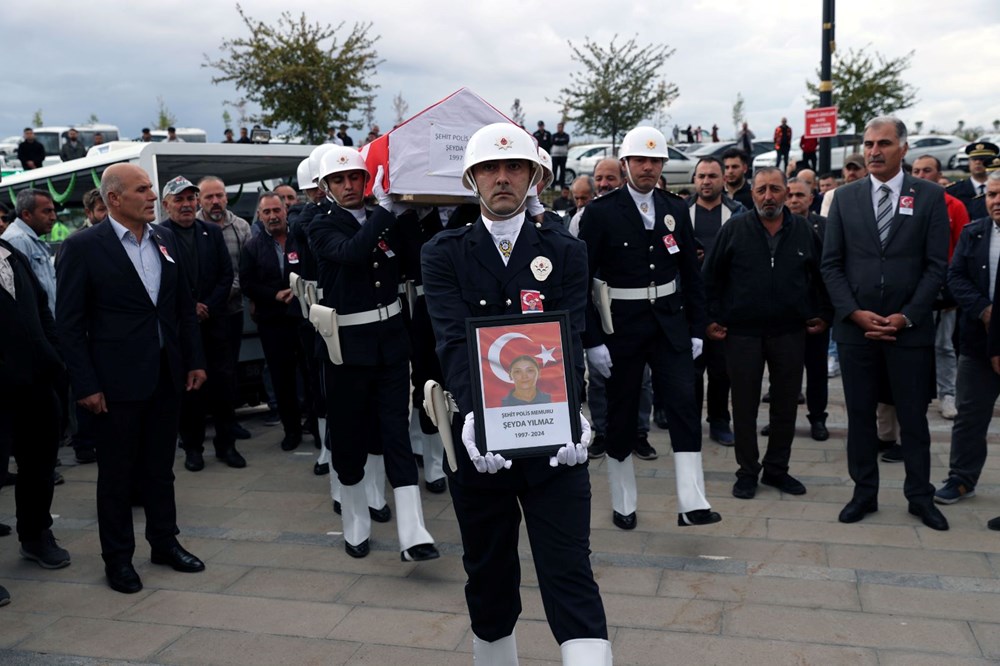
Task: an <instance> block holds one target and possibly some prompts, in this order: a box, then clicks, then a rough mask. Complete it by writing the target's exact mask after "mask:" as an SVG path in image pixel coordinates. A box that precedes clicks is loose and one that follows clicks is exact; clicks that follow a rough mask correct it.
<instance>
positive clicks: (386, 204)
mask: <svg viewBox="0 0 1000 666" xmlns="http://www.w3.org/2000/svg"><path fill="white" fill-rule="evenodd" d="M384 177H385V167H383V166H382V165H381V164H379V165H378V170H377V171H376V172H375V182H374V183H372V194H373V195H375V199H376V200H377V201H378V205H379V206H382V208H385V209H386V210H387V211H389V212H390V213H391V212H393V211H392V197H390V196H389V193H388V192H386V191H385V189H384V188H383V187H382V179H383V178H384Z"/></svg>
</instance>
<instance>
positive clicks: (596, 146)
mask: <svg viewBox="0 0 1000 666" xmlns="http://www.w3.org/2000/svg"><path fill="white" fill-rule="evenodd" d="M617 152H618V151H617V150H614V151H613V150H612V147H611V144H610V143H588V144H586V145H582V146H573V147H572V148H570V149H569V154H568V155H567V157H566V182H567V183H571V182H573V179H574V178H576V177H577V176H590V175H592V174H593V173H594V167H596V166H597V163H598V162H600V161H601V160H603V159H604V158H605V157H617ZM667 154H668V155H669V156H670V157H669V158H668V159H667V163H666V164H665V165H664V167H663V175H665V176H666V177H667V183H668V184H670V185H676V184H678V183H692V182H694V166H695V164H696V163H697V160H693V159H691V158H690V157H688V156H687V155H685V154H684V153H682V152H681V151H679V150H677V149H676V148H674V147H673V146H667Z"/></svg>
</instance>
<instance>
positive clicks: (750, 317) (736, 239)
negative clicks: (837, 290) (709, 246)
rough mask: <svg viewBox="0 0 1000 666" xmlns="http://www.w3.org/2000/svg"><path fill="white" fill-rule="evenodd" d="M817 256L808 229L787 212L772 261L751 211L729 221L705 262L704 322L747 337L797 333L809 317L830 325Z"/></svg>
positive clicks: (816, 239) (817, 248)
mask: <svg viewBox="0 0 1000 666" xmlns="http://www.w3.org/2000/svg"><path fill="white" fill-rule="evenodd" d="M821 257H822V248H821V245H820V240H819V237H818V236H817V235H816V233H815V232H814V231H813V229H812V225H811V224H809V222H807V221H806V220H805V219H803V218H802V217H800V216H798V215H793V214H792V213H791V212H789V211H788V209H785V211H784V221H783V222H782V228H781V230H780V231H779V232H778V235H777V247H776V248H775V252H774V256H773V257H772V256H771V250H770V247H769V245H768V238H767V230H766V229H765V228H764V225H763V224H762V223H761V221H760V217H759V216H758V215H757V211H750V212H747V213H743V214H741V215H737V216H735V217H733V218H732V219H730V220H729V222H728V223H727V224H726V225H725V226H723V227H722V231H720V232H719V236H718V237H717V238H716V240H715V247H714V248H713V250H712V252H711V253H710V254H709V255H708V257H707V258H706V259H705V266H704V274H705V295H706V297H707V299H708V315H709V319H710V320H711V321H713V322H717V323H719V324H722V325H723V326H726V327H727V328H728V329H729V332H730V333H733V334H736V335H748V336H764V335H780V334H782V333H789V332H792V331H795V330H801V329H803V328H805V323H806V320H808V319H812V318H814V317H822V318H823V319H825V320H826V321H827V322H829V321H831V320H832V319H833V308H832V307H831V306H830V299H829V297H828V296H827V294H826V290H825V289H824V288H823V278H822V276H821V275H820V271H819V267H820V260H821Z"/></svg>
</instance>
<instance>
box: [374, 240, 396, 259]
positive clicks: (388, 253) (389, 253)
mask: <svg viewBox="0 0 1000 666" xmlns="http://www.w3.org/2000/svg"><path fill="white" fill-rule="evenodd" d="M378 249H380V250H382V251H383V252H385V256H387V257H389V258H390V259H391V258H392V257H395V256H396V253H395V252H393V251H392V249H391V248H390V247H389V244H388V243H386V242H385V239H384V238H382V239H379V242H378Z"/></svg>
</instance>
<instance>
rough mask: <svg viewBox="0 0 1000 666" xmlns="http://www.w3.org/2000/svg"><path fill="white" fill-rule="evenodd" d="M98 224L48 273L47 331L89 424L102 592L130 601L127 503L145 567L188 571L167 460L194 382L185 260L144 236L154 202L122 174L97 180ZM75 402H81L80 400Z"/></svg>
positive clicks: (192, 564)
mask: <svg viewBox="0 0 1000 666" xmlns="http://www.w3.org/2000/svg"><path fill="white" fill-rule="evenodd" d="M101 198H102V199H104V201H105V203H106V204H107V206H108V211H109V215H108V221H107V222H105V223H102V224H99V225H97V226H95V227H93V228H91V229H88V230H86V231H84V232H83V233H79V234H74V235H73V236H70V237H69V238H68V239H66V241H65V243H63V246H62V252H61V257H60V261H59V266H58V289H59V292H58V293H59V301H60V305H59V309H58V311H57V313H56V327H57V332H58V335H59V343H60V347H61V348H62V350H63V358H64V359H65V361H66V365H67V367H68V369H69V377H70V382H71V384H72V386H73V393H74V395H76V396H77V397H78V398H79V400H78V402H79V404H81V405H83V406H84V407H85V408H87V409H88V410H90V411H91V412H93V413H94V414H95V415H97V469H98V475H97V523H98V528H99V532H100V540H101V557H102V558H103V559H104V564H105V574H106V575H107V578H108V584H109V585H110V587H111V588H112V589H114V590H116V591H118V592H123V593H129V594H131V593H135V592H138V591H140V590H141V589H142V581H141V580H140V579H139V575H138V574H137V573H136V571H135V568H134V567H133V566H132V556H133V554H134V552H135V536H134V532H133V527H132V503H131V494H132V490H133V488H135V489H137V490H138V492H139V494H140V495H141V499H142V505H143V508H144V510H145V514H146V540H147V541H149V544H150V546H151V550H152V555H151V559H152V561H153V563H154V564H163V565H167V566H170V567H172V568H173V569H174V570H176V571H182V572H197V571H202V570H204V568H205V565H204V563H202V561H201V560H199V559H198V558H197V557H195V556H194V555H192V554H191V553H189V552H187V551H186V550H184V548H182V547H181V545H180V544H179V543H178V542H177V534H178V533H179V531H178V529H177V509H176V506H175V503H174V475H173V463H174V451H175V449H176V446H177V417H178V411H179V407H180V396H181V393H182V392H184V391H194V390H197V389H199V388H200V387H201V386H202V384H204V382H205V370H204V368H205V362H204V357H203V355H202V350H201V340H200V336H199V334H198V323H197V319H196V317H195V303H194V300H193V299H192V298H191V290H190V289H189V288H188V285H187V284H186V282H185V276H184V265H183V263H184V257H183V256H182V252H181V249H180V246H179V244H178V242H177V239H176V238H175V237H174V235H173V233H172V232H170V231H169V230H168V229H164V228H162V227H156V228H154V227H152V226H151V225H150V224H149V223H150V222H152V221H153V220H154V219H156V212H155V206H156V191H155V190H154V189H153V185H152V183H151V182H150V180H149V176H148V175H147V174H146V172H145V171H143V170H142V169H141V168H139V167H137V166H135V165H132V164H113V165H111V166H109V167H108V168H107V169H105V171H104V173H103V175H102V177H101ZM81 396H82V397H81Z"/></svg>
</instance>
